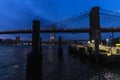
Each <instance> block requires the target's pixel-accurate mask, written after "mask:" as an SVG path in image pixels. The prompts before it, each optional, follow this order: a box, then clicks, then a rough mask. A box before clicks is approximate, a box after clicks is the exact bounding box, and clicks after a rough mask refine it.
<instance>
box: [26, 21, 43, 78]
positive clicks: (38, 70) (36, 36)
mask: <svg viewBox="0 0 120 80" xmlns="http://www.w3.org/2000/svg"><path fill="white" fill-rule="evenodd" d="M26 80H42V53H41V51H40V21H38V20H34V21H33V31H32V51H31V53H29V54H28V55H27V66H26Z"/></svg>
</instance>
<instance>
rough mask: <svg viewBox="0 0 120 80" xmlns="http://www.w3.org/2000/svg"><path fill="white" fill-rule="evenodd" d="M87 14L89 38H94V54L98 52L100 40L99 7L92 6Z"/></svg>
mask: <svg viewBox="0 0 120 80" xmlns="http://www.w3.org/2000/svg"><path fill="white" fill-rule="evenodd" d="M89 16H90V29H91V32H90V40H95V54H99V41H100V40H101V31H100V17H99V7H93V8H92V10H91V12H90V15H89Z"/></svg>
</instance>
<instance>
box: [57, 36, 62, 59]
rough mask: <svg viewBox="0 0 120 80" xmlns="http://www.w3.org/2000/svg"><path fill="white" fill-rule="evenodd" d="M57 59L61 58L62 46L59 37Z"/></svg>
mask: <svg viewBox="0 0 120 80" xmlns="http://www.w3.org/2000/svg"><path fill="white" fill-rule="evenodd" d="M58 44H59V45H58V46H59V47H58V59H62V57H63V48H62V38H61V37H59V43H58Z"/></svg>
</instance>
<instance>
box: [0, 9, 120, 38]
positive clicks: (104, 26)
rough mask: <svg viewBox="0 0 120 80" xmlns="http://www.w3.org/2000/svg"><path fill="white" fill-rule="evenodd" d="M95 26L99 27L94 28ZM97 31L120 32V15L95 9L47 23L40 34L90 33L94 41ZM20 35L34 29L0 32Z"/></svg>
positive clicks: (1, 32) (41, 28)
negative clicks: (52, 27) (53, 27)
mask: <svg viewBox="0 0 120 80" xmlns="http://www.w3.org/2000/svg"><path fill="white" fill-rule="evenodd" d="M95 15H96V16H95ZM96 20H97V23H96ZM41 24H42V23H41ZM93 24H94V25H96V24H97V25H96V26H93ZM51 26H55V29H50V27H51ZM96 30H97V31H98V32H99V35H100V34H101V33H107V32H111V33H114V32H120V13H119V12H117V11H116V12H115V11H111V10H107V9H101V8H99V7H94V8H92V9H91V10H89V11H85V12H82V13H80V14H77V15H73V16H71V17H68V18H64V19H61V20H58V21H54V22H52V23H49V24H48V23H46V24H44V25H42V26H41V27H40V33H89V35H90V36H92V35H93V36H92V39H94V38H93V37H94V36H95V35H94V32H95V31H96ZM98 32H97V33H98ZM18 33H21V34H25V33H32V29H18V30H3V31H0V34H18Z"/></svg>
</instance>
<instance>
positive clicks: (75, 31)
mask: <svg viewBox="0 0 120 80" xmlns="http://www.w3.org/2000/svg"><path fill="white" fill-rule="evenodd" d="M91 31H92V30H91V29H90V28H84V29H56V30H50V29H44V30H43V29H41V30H40V33H90V32H91ZM100 31H101V32H103V33H107V32H120V28H101V29H100ZM18 33H21V34H25V33H32V29H30V30H23V29H22V30H11V31H0V34H18Z"/></svg>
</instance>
